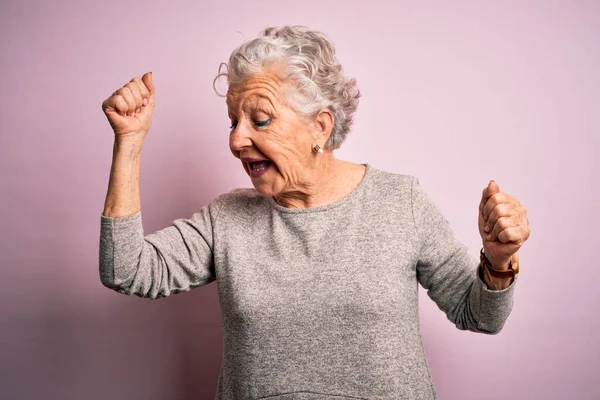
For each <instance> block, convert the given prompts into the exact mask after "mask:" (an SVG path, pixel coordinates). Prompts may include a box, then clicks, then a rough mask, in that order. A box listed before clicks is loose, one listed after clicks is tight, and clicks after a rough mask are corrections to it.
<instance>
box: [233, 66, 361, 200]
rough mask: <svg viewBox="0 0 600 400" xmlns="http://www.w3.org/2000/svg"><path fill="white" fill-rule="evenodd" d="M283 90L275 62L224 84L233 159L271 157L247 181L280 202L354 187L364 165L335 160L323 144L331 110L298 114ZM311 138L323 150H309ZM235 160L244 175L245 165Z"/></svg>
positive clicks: (333, 195) (334, 195)
mask: <svg viewBox="0 0 600 400" xmlns="http://www.w3.org/2000/svg"><path fill="white" fill-rule="evenodd" d="M287 90H289V87H288V86H287V83H286V82H285V81H284V80H283V79H281V78H280V77H279V76H278V74H277V70H276V68H275V67H273V68H270V69H265V70H263V72H262V73H260V74H258V75H255V76H251V77H249V78H247V79H245V80H243V81H242V82H240V83H238V84H235V85H230V87H229V90H228V92H227V108H228V114H229V118H230V119H231V123H232V129H231V132H230V136H229V147H230V150H231V153H232V154H233V155H234V156H235V157H236V158H239V159H241V158H256V159H269V160H271V161H272V162H273V164H272V165H271V168H270V170H269V171H267V172H266V173H265V174H264V175H262V176H261V177H259V178H253V177H251V180H252V184H253V185H254V187H255V188H256V190H257V191H258V192H259V193H260V194H262V195H263V196H270V197H273V198H274V199H275V201H276V202H277V203H278V204H279V205H281V206H283V207H288V208H308V207H316V206H320V205H325V204H329V203H332V202H335V201H337V200H340V199H342V198H343V197H344V196H346V195H347V194H348V193H350V192H351V191H352V190H353V189H354V188H355V187H356V186H358V184H359V183H360V181H361V180H362V178H363V177H364V174H365V170H366V167H365V166H364V165H361V164H355V163H351V162H347V161H343V160H338V159H336V158H335V157H334V156H333V153H332V152H331V151H330V150H326V149H325V148H324V144H325V142H326V141H327V139H328V138H329V135H330V134H331V130H332V128H333V124H334V116H333V113H332V112H331V110H329V109H327V108H326V109H323V110H322V111H321V112H319V113H318V115H317V116H315V117H314V118H312V119H305V118H302V117H301V116H299V115H298V114H297V113H296V112H295V111H294V110H293V109H292V108H291V107H290V106H289V105H288V104H287V102H286V101H285V93H286V91H287ZM317 143H318V144H319V145H320V146H321V147H322V148H323V153H316V152H315V151H314V150H313V149H312V148H313V146H314V145H315V144H317ZM241 162H242V166H243V168H244V170H245V171H246V173H248V175H249V166H248V164H247V163H245V162H243V161H241Z"/></svg>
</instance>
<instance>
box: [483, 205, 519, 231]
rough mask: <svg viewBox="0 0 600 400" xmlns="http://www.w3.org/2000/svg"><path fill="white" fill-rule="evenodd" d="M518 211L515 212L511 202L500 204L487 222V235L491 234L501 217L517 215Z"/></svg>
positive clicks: (485, 229)
mask: <svg viewBox="0 0 600 400" xmlns="http://www.w3.org/2000/svg"><path fill="white" fill-rule="evenodd" d="M516 212H517V211H516V210H515V205H514V204H513V203H511V202H508V203H498V204H496V206H495V207H494V208H493V209H492V211H491V212H490V215H488V218H487V221H486V222H485V226H484V228H483V230H484V231H485V232H487V233H490V232H491V230H492V228H493V227H494V225H495V224H496V221H497V220H498V218H500V217H509V216H511V215H513V214H515V213H516Z"/></svg>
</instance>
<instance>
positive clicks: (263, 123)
mask: <svg viewBox="0 0 600 400" xmlns="http://www.w3.org/2000/svg"><path fill="white" fill-rule="evenodd" d="M270 123H271V118H269V119H267V120H264V121H256V122H255V124H256V126H267V125H269V124H270Z"/></svg>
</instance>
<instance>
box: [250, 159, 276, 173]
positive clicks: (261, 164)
mask: <svg viewBox="0 0 600 400" xmlns="http://www.w3.org/2000/svg"><path fill="white" fill-rule="evenodd" d="M270 165H271V163H270V162H268V161H267V160H261V161H256V162H251V163H250V169H252V171H256V172H259V171H264V170H265V169H267V168H269V166H270Z"/></svg>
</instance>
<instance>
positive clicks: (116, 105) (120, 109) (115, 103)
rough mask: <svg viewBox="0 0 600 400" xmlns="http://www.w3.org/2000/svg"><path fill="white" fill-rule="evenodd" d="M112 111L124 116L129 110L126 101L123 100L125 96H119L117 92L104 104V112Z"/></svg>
mask: <svg viewBox="0 0 600 400" xmlns="http://www.w3.org/2000/svg"><path fill="white" fill-rule="evenodd" d="M111 109H112V110H115V111H116V112H117V113H119V115H121V116H124V115H125V114H126V113H127V110H128V109H129V107H128V106H127V102H126V101H125V99H123V96H121V95H118V94H117V92H116V91H115V92H113V94H111V95H110V97H108V98H107V99H106V100H104V101H103V102H102V110H103V111H104V112H106V111H107V110H111Z"/></svg>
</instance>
